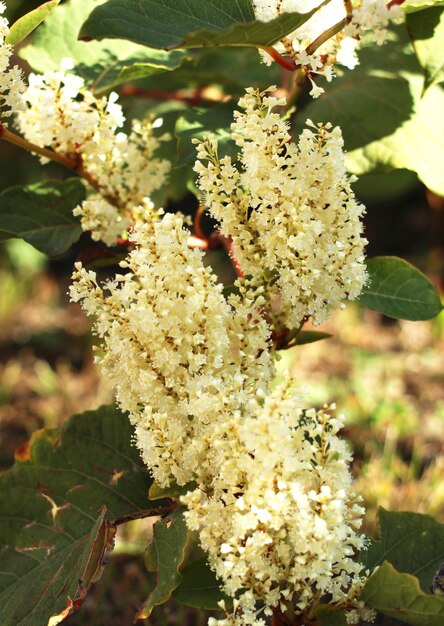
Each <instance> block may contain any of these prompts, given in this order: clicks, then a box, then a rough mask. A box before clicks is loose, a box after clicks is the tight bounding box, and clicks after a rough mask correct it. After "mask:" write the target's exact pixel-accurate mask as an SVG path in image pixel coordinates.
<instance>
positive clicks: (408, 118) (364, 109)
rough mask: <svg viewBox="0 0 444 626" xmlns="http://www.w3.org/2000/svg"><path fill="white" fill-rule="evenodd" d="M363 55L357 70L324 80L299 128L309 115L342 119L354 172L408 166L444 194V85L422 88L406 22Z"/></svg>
mask: <svg viewBox="0 0 444 626" xmlns="http://www.w3.org/2000/svg"><path fill="white" fill-rule="evenodd" d="M359 58H360V64H359V66H358V67H357V68H356V69H354V70H353V72H348V71H346V72H345V73H344V76H342V77H340V78H337V79H335V80H334V81H332V83H331V84H330V85H324V86H325V89H326V93H325V94H324V95H323V96H321V97H320V98H319V99H318V100H315V101H312V102H311V103H310V104H309V105H308V106H307V107H306V109H304V110H303V111H302V112H301V114H299V115H297V116H296V119H295V124H294V129H295V132H296V133H298V132H299V131H300V130H301V128H302V127H303V125H304V122H305V120H306V119H307V118H310V119H312V120H314V121H315V122H323V123H325V122H331V123H333V124H335V125H339V126H340V127H341V129H342V132H343V135H344V141H345V148H346V149H347V151H348V152H349V154H348V165H349V169H350V171H352V172H353V173H355V174H365V173H367V172H371V171H373V170H376V169H380V170H381V169H387V168H405V169H409V170H412V171H414V172H417V174H418V176H419V178H420V179H421V180H422V181H423V182H424V183H425V184H426V185H427V187H429V189H431V190H432V191H434V192H435V193H437V194H441V195H442V194H444V178H443V176H442V168H441V163H442V162H443V160H444V117H443V116H442V115H441V114H440V111H442V109H443V107H444V90H443V89H442V87H441V86H439V85H436V84H435V85H433V86H431V87H430V88H429V89H427V90H426V91H425V93H424V74H423V71H422V68H421V67H420V66H419V64H418V61H417V58H416V56H415V54H414V52H413V48H412V46H411V44H410V41H409V39H408V37H407V31H406V29H405V27H400V28H398V29H397V34H396V38H395V36H394V38H393V41H390V42H388V43H387V44H385V45H384V46H375V45H374V44H371V43H369V44H368V45H366V46H364V48H363V49H362V50H360V52H359Z"/></svg>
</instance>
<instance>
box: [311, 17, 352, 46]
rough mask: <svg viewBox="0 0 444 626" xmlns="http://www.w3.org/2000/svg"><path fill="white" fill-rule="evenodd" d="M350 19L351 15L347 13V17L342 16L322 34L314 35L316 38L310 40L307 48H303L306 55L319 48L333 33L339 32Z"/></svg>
mask: <svg viewBox="0 0 444 626" xmlns="http://www.w3.org/2000/svg"><path fill="white" fill-rule="evenodd" d="M350 20H351V16H349V15H347V17H344V19H342V20H341V21H340V22H338V23H337V24H334V26H332V27H331V28H328V29H327V30H326V31H325V32H324V33H322V35H319V37H316V39H315V40H314V41H312V42H311V44H310V45H309V46H307V48H305V52H306V53H307V54H308V55H311V54H313V53H314V52H316V50H317V49H318V48H320V47H321V46H322V44H324V43H325V42H326V41H328V40H329V39H331V37H334V36H335V35H337V34H338V33H340V32H341V30H342V29H343V28H344V26H347V24H348V23H349V22H350Z"/></svg>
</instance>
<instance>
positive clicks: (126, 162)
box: [17, 59, 170, 245]
mask: <svg viewBox="0 0 444 626" xmlns="http://www.w3.org/2000/svg"><path fill="white" fill-rule="evenodd" d="M72 68H73V64H72V61H71V60H70V59H64V60H63V62H62V66H61V68H60V70H59V71H52V72H46V73H45V74H42V75H36V74H31V75H30V76H29V86H28V88H27V90H26V92H25V94H24V97H25V99H26V102H27V107H26V110H25V111H23V112H21V113H20V114H19V115H18V118H17V124H18V127H19V129H20V131H21V132H22V133H23V135H24V136H25V137H26V139H28V141H31V142H33V143H35V144H37V145H39V146H45V147H49V148H52V149H53V150H55V151H56V152H58V153H59V154H62V155H64V156H66V157H68V158H70V159H73V160H79V163H80V164H81V165H82V166H83V167H84V168H85V169H86V170H87V171H88V173H89V174H90V175H91V176H92V177H93V178H94V179H95V181H96V183H97V185H98V186H99V187H100V192H101V193H100V195H99V194H96V195H92V196H90V197H89V198H88V200H86V201H85V202H84V203H83V204H82V206H81V207H78V208H77V209H76V210H75V214H76V215H80V216H81V221H82V226H83V228H84V230H89V231H91V233H92V237H93V239H96V240H98V239H102V240H103V241H104V242H105V243H107V244H108V245H112V244H114V243H115V242H116V239H117V237H118V236H119V235H122V233H124V232H125V231H126V230H127V229H128V228H129V227H130V226H131V224H132V223H133V222H134V221H135V220H136V219H137V217H138V216H140V215H141V214H146V213H147V212H148V213H153V205H152V203H151V201H150V195H151V194H152V193H153V192H154V191H156V190H157V189H159V188H160V187H161V186H162V185H163V184H164V182H165V180H166V177H167V174H168V172H169V169H170V164H169V162H168V161H166V160H161V159H156V158H153V153H154V152H155V151H156V149H157V148H158V147H159V141H161V140H162V139H163V138H162V137H161V138H160V139H158V138H155V137H154V136H153V129H152V124H151V122H150V121H148V120H147V121H144V122H141V121H138V120H136V121H134V122H133V124H132V129H131V132H130V134H129V135H127V134H125V133H123V132H118V129H119V128H120V127H121V126H122V125H123V123H124V121H125V118H124V116H123V113H122V108H121V107H120V105H119V104H118V103H117V94H115V93H111V94H110V95H109V97H108V98H96V97H95V96H94V95H93V94H92V93H91V92H90V91H89V90H87V89H85V84H84V80H83V79H82V78H81V77H80V76H76V75H75V74H73V73H71V72H70V70H71V69H72ZM164 138H166V136H165V137H164ZM42 161H43V162H45V159H44V158H43V159H42Z"/></svg>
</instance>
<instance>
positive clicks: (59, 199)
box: [0, 178, 86, 256]
mask: <svg viewBox="0 0 444 626" xmlns="http://www.w3.org/2000/svg"><path fill="white" fill-rule="evenodd" d="M85 197H86V192H85V188H84V186H83V184H82V182H81V181H80V179H78V178H69V179H67V180H64V181H59V180H46V181H44V182H42V183H37V184H34V185H28V186H25V187H22V186H17V187H10V188H9V189H6V190H5V191H3V192H2V193H0V241H1V240H5V239H11V237H21V238H22V239H24V240H25V241H27V242H28V243H30V244H31V245H32V246H34V248H37V250H40V252H44V253H45V254H48V255H49V256H57V255H59V254H62V253H63V252H65V251H66V250H68V248H69V247H70V246H71V245H72V244H73V243H74V242H75V241H77V240H78V238H79V237H80V235H81V233H82V228H81V226H80V221H79V219H78V218H77V217H74V215H73V214H72V211H73V209H75V207H76V206H78V205H79V204H80V203H81V202H82V201H83V200H84V199H85Z"/></svg>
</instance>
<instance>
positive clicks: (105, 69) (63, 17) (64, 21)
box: [20, 0, 188, 95]
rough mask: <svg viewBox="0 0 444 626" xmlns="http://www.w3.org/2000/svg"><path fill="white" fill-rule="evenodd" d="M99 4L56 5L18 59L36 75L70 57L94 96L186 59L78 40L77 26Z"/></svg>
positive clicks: (72, 0)
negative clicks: (25, 63)
mask: <svg viewBox="0 0 444 626" xmlns="http://www.w3.org/2000/svg"><path fill="white" fill-rule="evenodd" d="M100 2H101V0H69V2H66V3H64V4H62V5H61V6H58V7H57V8H56V10H55V11H54V12H53V13H52V15H51V16H50V17H49V18H48V19H47V20H46V21H45V23H44V24H43V26H42V27H41V28H39V30H38V31H37V33H36V34H35V37H34V40H33V43H32V44H31V45H29V46H26V47H25V48H23V49H22V50H21V51H20V56H21V57H22V58H23V59H25V60H26V61H28V63H29V64H30V65H31V67H32V68H33V70H35V71H37V72H46V71H48V70H57V69H59V68H60V63H61V61H62V59H63V58H64V57H70V58H71V59H72V60H73V61H74V65H75V71H76V73H77V74H79V75H80V76H82V78H83V79H84V80H85V82H86V84H87V85H88V86H90V85H93V86H94V92H95V94H96V95H98V94H100V93H102V92H105V91H107V90H109V89H111V88H112V87H116V86H117V85H119V84H121V83H123V82H128V81H130V80H136V79H139V78H143V77H146V76H152V75H154V74H158V73H161V72H166V71H170V70H173V69H176V68H177V67H179V66H180V64H181V63H182V61H183V60H184V59H186V58H187V57H188V54H187V53H185V52H182V51H173V52H165V51H163V50H149V49H148V48H146V47H143V46H137V45H135V44H130V43H128V42H124V41H109V40H108V41H104V42H101V43H98V42H88V43H86V42H84V41H79V40H78V39H77V34H78V32H79V29H80V26H81V25H82V23H83V22H84V21H85V19H86V18H87V17H88V15H89V13H90V12H91V9H92V8H93V7H94V6H97V5H98V4H99V3H100Z"/></svg>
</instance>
